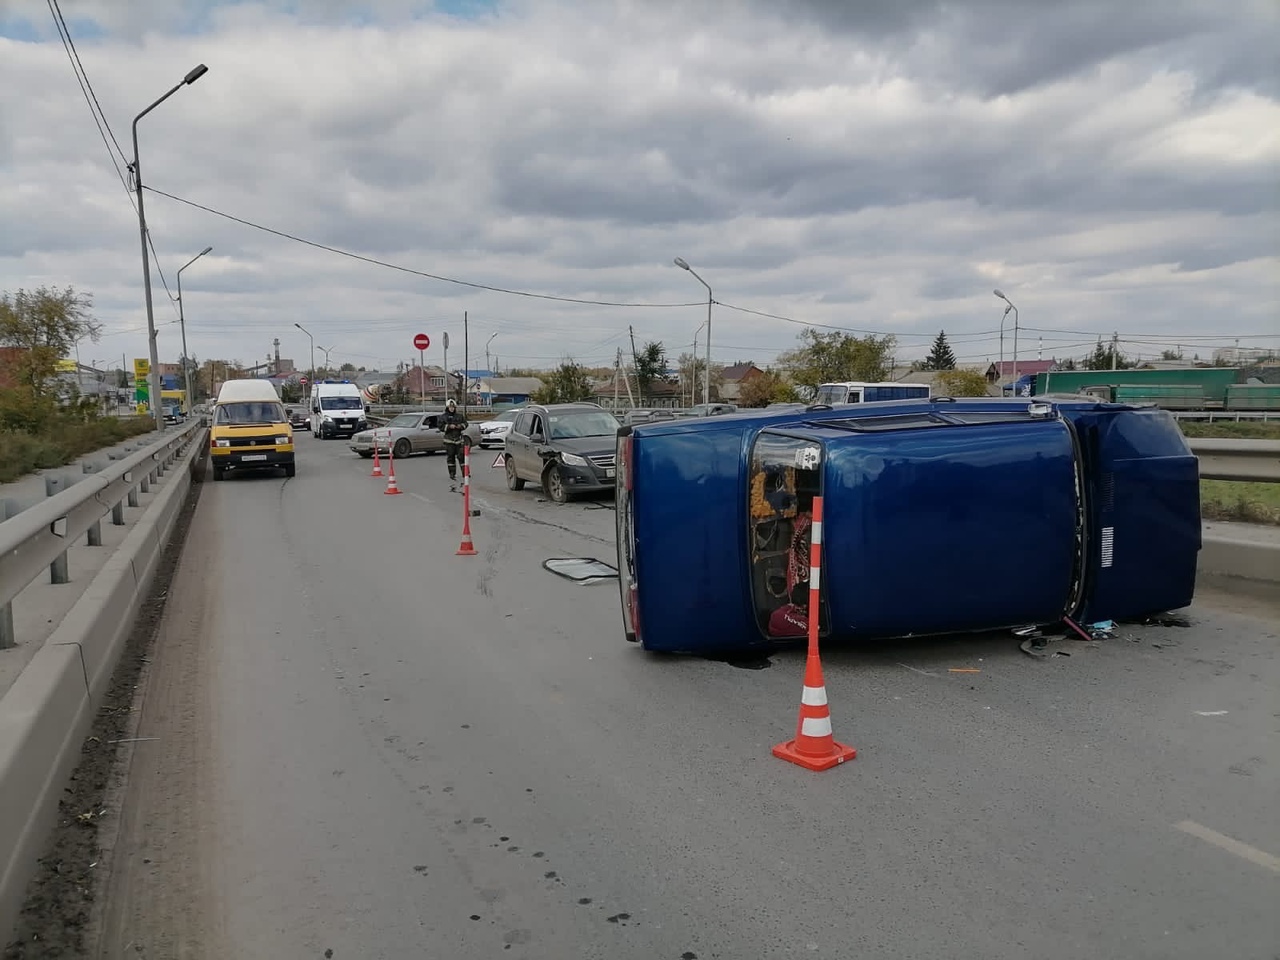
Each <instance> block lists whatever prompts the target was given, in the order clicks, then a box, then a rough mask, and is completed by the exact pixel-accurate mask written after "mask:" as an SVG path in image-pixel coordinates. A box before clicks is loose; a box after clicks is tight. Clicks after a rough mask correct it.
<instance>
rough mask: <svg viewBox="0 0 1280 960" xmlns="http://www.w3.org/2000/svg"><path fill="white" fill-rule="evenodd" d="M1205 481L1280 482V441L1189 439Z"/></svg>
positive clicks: (1213, 438) (1215, 438)
mask: <svg viewBox="0 0 1280 960" xmlns="http://www.w3.org/2000/svg"><path fill="white" fill-rule="evenodd" d="M1187 443H1188V444H1190V446H1191V452H1192V453H1194V454H1195V455H1196V457H1198V458H1199V460H1200V477H1201V479H1204V480H1246V481H1251V482H1254V483H1280V440H1236V439H1227V438H1218V437H1189V438H1188V439H1187Z"/></svg>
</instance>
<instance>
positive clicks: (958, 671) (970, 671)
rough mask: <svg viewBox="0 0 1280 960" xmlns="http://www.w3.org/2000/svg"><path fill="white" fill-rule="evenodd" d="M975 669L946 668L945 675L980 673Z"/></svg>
mask: <svg viewBox="0 0 1280 960" xmlns="http://www.w3.org/2000/svg"><path fill="white" fill-rule="evenodd" d="M981 672H982V671H981V670H979V669H978V668H977V667H948V668H947V673H981Z"/></svg>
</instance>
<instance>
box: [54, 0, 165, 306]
mask: <svg viewBox="0 0 1280 960" xmlns="http://www.w3.org/2000/svg"><path fill="white" fill-rule="evenodd" d="M45 3H46V5H47V6H48V8H49V13H50V15H51V16H52V17H53V25H54V27H55V28H56V29H57V31H58V39H59V40H61V41H62V49H63V50H64V51H66V54H67V59H68V60H69V61H70V62H71V72H72V73H73V74H75V78H76V83H77V84H79V86H80V93H81V94H82V95H83V96H84V101H85V104H86V106H88V108H89V115H90V116H91V117H93V123H94V126H96V127H97V128H98V136H99V137H101V138H102V145H103V146H104V147H106V149H107V157H108V159H110V160H111V166H112V167H114V168H115V171H116V177H117V178H119V180H120V185H121V186H122V187H124V193H125V197H126V198H127V199H128V200H129V206H131V207H132V208H133V212H134V215H135V216H137V213H138V205H137V203H136V202H134V199H133V191H132V189H131V188H130V187H129V181H128V179H127V178H126V177H125V175H124V171H122V170H121V169H120V164H119V163H117V162H116V154H119V156H120V160H121V161H122V162H123V163H124V165H125V169H127V170H130V171H131V172H132V165H131V164H130V163H129V159H128V157H126V156H125V153H124V150H122V149H121V147H120V141H119V140H117V139H116V134H115V131H114V130H112V129H111V123H110V121H109V120H107V115H106V113H105V112H104V111H103V109H102V104H101V103H99V101H98V94H97V93H96V92H95V91H94V89H93V84H92V82H90V80H89V74H88V73H87V72H85V69H84V64H83V63H81V61H80V53H79V51H77V50H76V45H75V41H74V40H73V39H72V37H71V30H70V28H69V27H68V26H67V21H66V19H65V18H64V17H63V16H62V8H61V7H60V6H59V5H58V0H45ZM104 128H105V130H104ZM108 136H110V138H111V142H110V143H108V142H107V137H108ZM112 144H114V145H115V151H114V152H112V149H111V146H112ZM146 238H147V246H148V247H149V248H150V250H151V255H152V256H153V257H154V258H155V261H156V273H158V274H159V275H160V283H161V285H162V286H163V287H164V292H165V293H166V294H168V297H169V301H170V303H175V304H176V302H177V298H176V297H175V296H174V295H173V293H172V291H170V289H169V281H168V279H167V278H166V277H165V275H164V269H163V268H162V267H161V266H160V254H158V253H157V252H156V246H155V241H154V240H152V238H151V231H150V230H147V231H146ZM174 309H175V310H176V309H177V308H176V307H175V308H174Z"/></svg>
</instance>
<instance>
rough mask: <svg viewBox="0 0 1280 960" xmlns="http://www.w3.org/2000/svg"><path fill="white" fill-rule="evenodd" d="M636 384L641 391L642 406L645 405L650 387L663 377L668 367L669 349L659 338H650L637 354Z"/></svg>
mask: <svg viewBox="0 0 1280 960" xmlns="http://www.w3.org/2000/svg"><path fill="white" fill-rule="evenodd" d="M635 366H636V384H637V385H638V388H639V391H640V397H639V401H640V404H641V406H643V405H644V397H645V394H646V393H648V392H649V388H650V387H651V386H652V385H653V383H654V381H655V380H659V379H661V378H662V375H663V374H664V373H665V372H666V369H667V351H666V349H665V348H664V347H663V346H662V342H661V341H659V340H650V341H649V342H648V343H646V344H645V345H644V348H643V349H642V350H641V351H640V352H639V353H638V354H636V357H635Z"/></svg>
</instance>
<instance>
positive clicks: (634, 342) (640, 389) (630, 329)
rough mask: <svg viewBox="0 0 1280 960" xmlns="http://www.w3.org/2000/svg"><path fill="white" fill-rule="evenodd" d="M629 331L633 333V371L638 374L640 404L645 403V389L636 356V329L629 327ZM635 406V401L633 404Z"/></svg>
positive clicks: (637, 386)
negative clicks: (641, 382)
mask: <svg viewBox="0 0 1280 960" xmlns="http://www.w3.org/2000/svg"><path fill="white" fill-rule="evenodd" d="M627 329H628V330H629V331H631V369H632V370H634V371H635V372H636V393H638V394H640V402H641V403H644V387H643V386H641V384H640V360H639V358H638V357H637V356H636V328H635V327H633V326H630V325H628V326H627ZM630 393H631V381H630V380H628V381H627V394H628V395H630ZM631 405H632V406H633V407H634V406H635V402H634V401H633V402H632V404H631Z"/></svg>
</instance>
